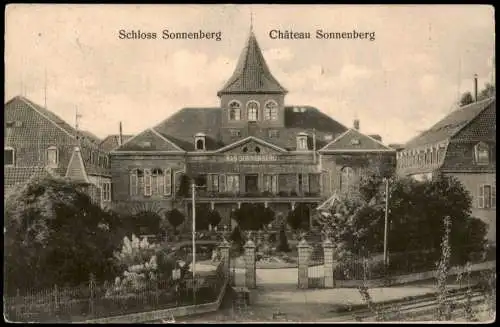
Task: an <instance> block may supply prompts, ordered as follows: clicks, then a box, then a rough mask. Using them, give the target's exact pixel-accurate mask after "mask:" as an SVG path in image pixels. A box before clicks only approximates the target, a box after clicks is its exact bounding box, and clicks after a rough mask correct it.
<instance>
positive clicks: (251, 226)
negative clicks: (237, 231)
mask: <svg viewBox="0 0 500 327" xmlns="http://www.w3.org/2000/svg"><path fill="white" fill-rule="evenodd" d="M231 216H232V218H233V219H234V220H236V222H238V226H240V228H241V229H243V230H259V229H262V228H263V227H264V226H267V225H268V224H269V223H270V222H271V221H273V219H274V212H273V210H272V209H270V208H266V207H265V206H264V205H263V204H262V203H244V204H242V205H241V207H240V208H239V209H236V210H234V211H233V212H232V214H231Z"/></svg>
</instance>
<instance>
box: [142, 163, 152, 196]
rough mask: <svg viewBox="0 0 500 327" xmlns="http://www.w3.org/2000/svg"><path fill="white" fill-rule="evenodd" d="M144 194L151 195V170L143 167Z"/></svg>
mask: <svg viewBox="0 0 500 327" xmlns="http://www.w3.org/2000/svg"><path fill="white" fill-rule="evenodd" d="M144 195H145V196H151V170H150V169H144Z"/></svg>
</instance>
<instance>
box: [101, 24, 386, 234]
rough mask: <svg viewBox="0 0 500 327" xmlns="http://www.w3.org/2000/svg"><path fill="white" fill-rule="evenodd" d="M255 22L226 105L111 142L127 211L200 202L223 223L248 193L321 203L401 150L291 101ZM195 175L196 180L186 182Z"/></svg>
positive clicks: (251, 198)
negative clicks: (265, 52)
mask: <svg viewBox="0 0 500 327" xmlns="http://www.w3.org/2000/svg"><path fill="white" fill-rule="evenodd" d="M286 94H287V90H286V89H285V88H284V87H283V86H282V85H281V84H280V83H279V82H278V81H277V80H276V79H275V78H274V76H273V75H272V74H271V72H270V70H269V68H268V66H267V64H266V62H265V59H264V57H263V55H262V52H261V49H260V47H259V44H258V43H257V40H256V37H255V35H254V34H253V32H251V33H250V36H249V38H248V40H247V43H246V45H245V47H244V49H243V51H242V53H241V56H240V58H239V61H238V64H237V66H236V69H235V71H234V73H233V75H232V76H231V77H230V78H229V80H228V81H227V83H226V84H225V85H224V87H223V88H222V89H221V90H220V91H219V92H218V93H217V95H218V97H219V99H220V106H219V107H217V108H184V109H181V110H180V111H178V112H177V113H176V114H174V115H172V116H171V117H170V118H168V119H166V120H164V121H162V122H160V123H159V124H158V125H156V126H154V127H152V128H148V129H146V130H145V131H143V132H141V133H139V134H137V135H135V136H134V137H132V138H130V139H128V140H127V141H125V142H124V143H123V144H122V145H121V146H119V147H117V148H116V149H114V150H113V151H111V153H110V154H111V174H112V187H113V199H112V200H113V201H112V202H113V205H114V206H115V207H116V208H117V209H120V208H121V209H123V210H125V211H128V212H130V211H139V210H154V211H156V212H161V211H165V210H170V209H172V208H177V209H180V210H181V211H183V212H184V213H185V214H186V215H187V216H188V218H189V217H191V204H192V202H191V201H192V200H191V194H190V187H189V184H190V183H192V182H194V183H196V185H198V186H200V187H199V188H197V191H196V203H197V210H198V208H206V209H209V208H210V209H214V210H217V211H218V212H219V214H220V215H221V216H222V218H223V220H222V224H230V223H231V224H234V222H231V220H230V215H231V211H232V210H234V209H236V208H239V207H240V206H241V205H242V204H244V203H262V204H263V205H265V206H267V207H270V208H271V209H272V210H273V211H274V212H275V213H281V214H283V215H286V214H287V213H288V212H289V211H290V210H292V209H293V208H294V207H295V206H296V205H297V204H299V203H301V204H306V205H308V206H310V207H315V206H317V205H318V204H319V203H321V202H323V201H325V200H326V199H327V198H329V197H330V196H332V194H334V193H335V192H348V191H349V185H351V184H353V183H354V181H355V179H356V178H357V177H359V175H360V174H362V173H363V172H364V169H365V168H366V167H368V166H369V165H370V164H373V163H375V162H377V163H383V164H387V165H389V166H391V165H392V166H394V167H395V150H394V149H392V148H389V147H387V146H385V145H384V144H382V143H381V140H380V137H377V136H373V137H371V136H367V135H363V134H362V133H361V132H360V131H359V121H356V122H355V124H354V126H353V128H348V127H346V126H344V125H342V124H340V123H339V122H337V121H335V120H333V119H332V118H330V117H328V116H327V115H325V114H324V113H322V112H321V111H320V110H318V109H317V108H314V107H311V106H305V105H300V106H294V105H287V104H286V99H285V98H286ZM186 181H187V182H186Z"/></svg>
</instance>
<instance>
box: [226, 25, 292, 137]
mask: <svg viewBox="0 0 500 327" xmlns="http://www.w3.org/2000/svg"><path fill="white" fill-rule="evenodd" d="M286 94H287V90H286V89H285V88H284V87H283V86H281V85H280V83H279V82H278V81H277V80H276V79H275V78H274V76H273V75H272V74H271V71H270V70H269V67H268V66H267V64H266V61H265V59H264V56H263V55H262V51H261V49H260V47H259V44H258V43H257V39H256V38H255V35H254V33H253V30H251V31H250V35H249V37H248V40H247V43H246V45H245V48H244V49H243V51H242V53H241V55H240V57H239V60H238V64H237V65H236V69H235V71H234V73H233V75H232V76H231V78H229V80H228V81H227V82H226V84H225V85H224V87H223V88H222V89H221V90H220V91H219V92H217V96H218V97H219V98H220V102H221V108H222V110H223V118H222V122H223V127H226V128H227V127H235V128H241V127H245V126H247V125H248V124H252V125H256V126H258V127H284V125H285V115H284V110H285V109H284V100H285V95H286Z"/></svg>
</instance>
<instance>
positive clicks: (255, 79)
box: [217, 31, 287, 96]
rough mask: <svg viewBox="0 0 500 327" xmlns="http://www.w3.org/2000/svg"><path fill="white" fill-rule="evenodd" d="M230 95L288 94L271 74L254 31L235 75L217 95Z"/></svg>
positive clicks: (241, 56)
mask: <svg viewBox="0 0 500 327" xmlns="http://www.w3.org/2000/svg"><path fill="white" fill-rule="evenodd" d="M230 93H278V94H286V93H287V90H286V89H285V88H284V87H283V86H281V85H280V83H279V82H278V81H277V80H276V79H275V78H274V76H273V75H272V74H271V71H270V70H269V67H268V66H267V64H266V61H265V59H264V56H263V55H262V51H261V49H260V47H259V44H258V43H257V39H256V38H255V35H254V33H253V31H251V32H250V36H249V37H248V40H247V43H246V45H245V48H244V49H243V51H242V53H241V55H240V58H239V60H238V64H237V65H236V69H235V71H234V73H233V75H232V76H231V78H229V80H228V81H227V82H226V84H225V85H224V87H223V88H222V90H220V91H219V92H218V93H217V95H218V96H221V95H222V94H230Z"/></svg>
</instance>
